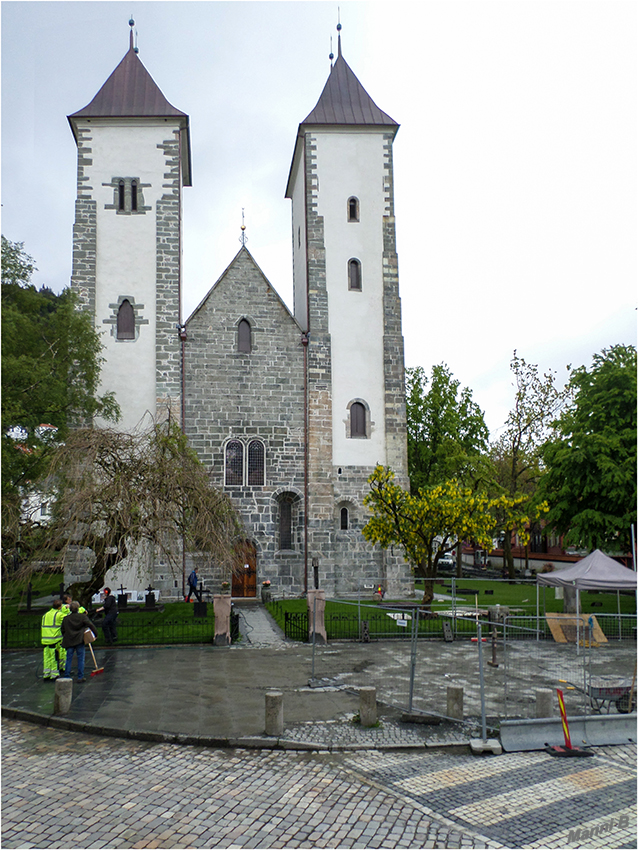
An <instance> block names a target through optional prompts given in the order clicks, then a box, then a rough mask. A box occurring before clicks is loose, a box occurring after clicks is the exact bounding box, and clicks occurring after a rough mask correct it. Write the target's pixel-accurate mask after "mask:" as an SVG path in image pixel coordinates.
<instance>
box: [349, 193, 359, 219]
mask: <svg viewBox="0 0 638 850" xmlns="http://www.w3.org/2000/svg"><path fill="white" fill-rule="evenodd" d="M348 221H359V198H355V197H352V198H348Z"/></svg>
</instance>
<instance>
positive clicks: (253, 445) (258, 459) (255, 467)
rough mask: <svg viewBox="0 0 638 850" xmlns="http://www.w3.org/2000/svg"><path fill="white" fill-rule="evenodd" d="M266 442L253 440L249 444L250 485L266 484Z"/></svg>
mask: <svg viewBox="0 0 638 850" xmlns="http://www.w3.org/2000/svg"><path fill="white" fill-rule="evenodd" d="M264 454H265V453H264V444H263V443H262V442H261V440H251V441H250V443H249V444H248V485H249V486H251V487H261V486H263V484H264V479H265V474H264Z"/></svg>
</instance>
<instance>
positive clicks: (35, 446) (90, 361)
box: [1, 236, 118, 558]
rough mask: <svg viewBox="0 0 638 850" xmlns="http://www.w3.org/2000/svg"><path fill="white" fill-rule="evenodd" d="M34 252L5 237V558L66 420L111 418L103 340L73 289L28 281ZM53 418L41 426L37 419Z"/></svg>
mask: <svg viewBox="0 0 638 850" xmlns="http://www.w3.org/2000/svg"><path fill="white" fill-rule="evenodd" d="M34 270H35V266H34V261H33V259H32V258H31V257H30V256H29V255H28V254H27V253H26V252H25V251H24V245H23V243H21V242H10V241H9V240H8V239H6V238H5V237H4V236H3V237H2V289H1V293H2V519H3V558H4V557H5V556H6V555H7V553H8V552H11V551H15V549H14V547H15V545H16V541H17V540H18V539H20V540H21V541H22V544H21V545H22V546H23V547H24V546H26V545H27V539H28V534H26V533H25V531H26V529H25V528H23V527H21V524H22V517H21V505H22V500H23V498H24V496H25V495H27V493H28V491H29V488H30V486H31V483H32V482H34V481H35V480H36V479H37V478H38V477H39V476H40V475H41V474H42V471H43V469H44V467H45V465H46V459H47V456H48V454H49V452H50V451H51V449H52V448H53V446H55V445H56V444H58V443H60V442H61V441H63V440H65V439H66V437H67V434H68V432H69V428H70V427H71V425H73V424H77V423H78V422H83V421H84V422H86V421H87V420H90V419H91V418H92V417H93V416H94V415H97V414H99V415H100V416H102V417H104V418H105V419H111V420H113V419H116V418H117V415H118V408H117V404H116V402H115V398H114V396H113V394H110V393H109V394H106V395H104V396H101V397H100V396H98V394H97V387H98V380H99V371H100V365H101V356H100V352H101V343H100V339H99V336H98V334H97V332H96V331H95V328H94V327H93V323H92V321H91V317H90V316H89V315H88V314H87V313H81V312H79V311H77V310H76V309H75V305H74V300H73V296H72V293H71V292H70V290H65V291H64V292H63V293H62V294H61V295H56V294H55V293H53V292H51V291H50V290H48V289H41V290H37V289H36V288H35V286H33V285H32V284H31V282H30V281H31V275H32V274H33V272H34ZM43 425H46V426H51V427H47V428H42V427H41V426H43Z"/></svg>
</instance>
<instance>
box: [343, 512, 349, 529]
mask: <svg viewBox="0 0 638 850" xmlns="http://www.w3.org/2000/svg"><path fill="white" fill-rule="evenodd" d="M348 527H349V524H348V508H341V530H342V531H347V530H348Z"/></svg>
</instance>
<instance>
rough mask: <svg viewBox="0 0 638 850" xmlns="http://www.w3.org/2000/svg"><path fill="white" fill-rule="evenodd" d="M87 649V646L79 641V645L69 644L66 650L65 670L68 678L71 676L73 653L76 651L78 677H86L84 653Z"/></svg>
mask: <svg viewBox="0 0 638 850" xmlns="http://www.w3.org/2000/svg"><path fill="white" fill-rule="evenodd" d="M85 651H86V647H85V646H84V644H83V643H79V644H78V645H77V646H69V647H67V650H66V668H65V670H64V675H65V676H66V678H67V679H70V678H71V665H72V664H73V653H74V652H75V653H76V654H77V657H78V679H83V678H84V653H85Z"/></svg>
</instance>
